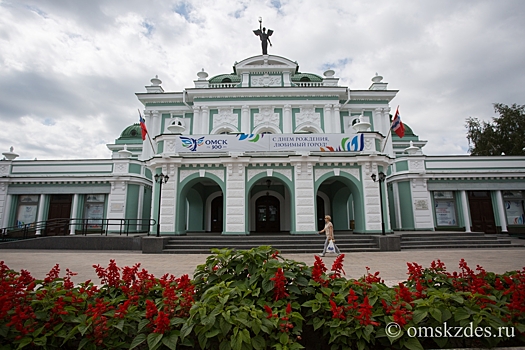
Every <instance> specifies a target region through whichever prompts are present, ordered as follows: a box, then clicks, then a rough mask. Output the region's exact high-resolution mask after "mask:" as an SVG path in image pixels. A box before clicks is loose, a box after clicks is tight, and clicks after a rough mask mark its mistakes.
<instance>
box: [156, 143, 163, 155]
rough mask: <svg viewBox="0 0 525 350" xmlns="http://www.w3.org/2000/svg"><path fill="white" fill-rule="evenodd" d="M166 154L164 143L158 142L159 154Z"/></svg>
mask: <svg viewBox="0 0 525 350" xmlns="http://www.w3.org/2000/svg"><path fill="white" fill-rule="evenodd" d="M162 152H164V141H159V142H157V154H162Z"/></svg>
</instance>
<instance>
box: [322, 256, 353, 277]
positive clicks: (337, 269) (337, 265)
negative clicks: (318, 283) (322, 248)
mask: <svg viewBox="0 0 525 350" xmlns="http://www.w3.org/2000/svg"><path fill="white" fill-rule="evenodd" d="M316 257H317V256H316ZM344 258H345V255H344V254H340V255H339V256H338V257H337V258H336V259H335V260H334V263H333V264H332V271H334V273H333V275H332V279H334V278H340V277H341V272H342V273H343V274H344V275H346V272H345V270H343V260H344Z"/></svg>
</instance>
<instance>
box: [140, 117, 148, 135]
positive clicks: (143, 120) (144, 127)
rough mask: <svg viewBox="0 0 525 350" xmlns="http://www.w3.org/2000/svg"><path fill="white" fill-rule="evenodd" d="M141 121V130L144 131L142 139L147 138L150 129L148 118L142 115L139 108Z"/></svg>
mask: <svg viewBox="0 0 525 350" xmlns="http://www.w3.org/2000/svg"><path fill="white" fill-rule="evenodd" d="M139 123H140V130H141V131H142V141H144V140H145V139H146V134H147V133H148V129H146V120H145V119H144V118H143V117H142V114H140V110H139Z"/></svg>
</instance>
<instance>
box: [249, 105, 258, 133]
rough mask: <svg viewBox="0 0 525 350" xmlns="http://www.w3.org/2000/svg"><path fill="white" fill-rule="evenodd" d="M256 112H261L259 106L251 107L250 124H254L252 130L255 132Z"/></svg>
mask: <svg viewBox="0 0 525 350" xmlns="http://www.w3.org/2000/svg"><path fill="white" fill-rule="evenodd" d="M255 113H259V108H250V125H251V126H252V127H251V131H250V132H251V133H253V130H254V129H255V125H253V124H254V122H253V120H254V116H255Z"/></svg>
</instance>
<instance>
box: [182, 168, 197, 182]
mask: <svg viewBox="0 0 525 350" xmlns="http://www.w3.org/2000/svg"><path fill="white" fill-rule="evenodd" d="M196 172H197V171H195V170H181V171H180V172H179V182H182V181H184V179H186V178H187V177H188V176H190V175H191V174H195V173H196Z"/></svg>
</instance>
